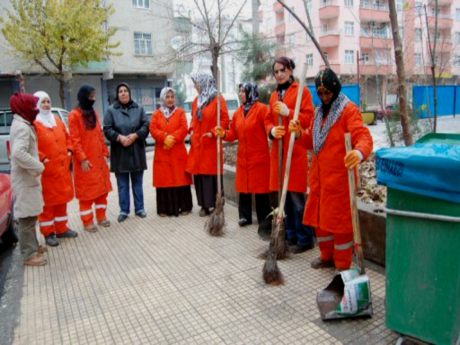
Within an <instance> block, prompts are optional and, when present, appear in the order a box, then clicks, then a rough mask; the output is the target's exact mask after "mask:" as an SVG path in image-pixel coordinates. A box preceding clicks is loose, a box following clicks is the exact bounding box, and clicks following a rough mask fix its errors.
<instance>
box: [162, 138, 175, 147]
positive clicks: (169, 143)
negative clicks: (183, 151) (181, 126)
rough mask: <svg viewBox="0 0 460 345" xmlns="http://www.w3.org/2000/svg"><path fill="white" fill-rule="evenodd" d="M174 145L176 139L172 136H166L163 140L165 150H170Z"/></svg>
mask: <svg viewBox="0 0 460 345" xmlns="http://www.w3.org/2000/svg"><path fill="white" fill-rule="evenodd" d="M175 143H176V139H175V138H174V137H173V136H172V135H168V136H167V137H166V138H165V141H164V146H165V148H166V149H171V148H172V147H173V146H174V144H175Z"/></svg>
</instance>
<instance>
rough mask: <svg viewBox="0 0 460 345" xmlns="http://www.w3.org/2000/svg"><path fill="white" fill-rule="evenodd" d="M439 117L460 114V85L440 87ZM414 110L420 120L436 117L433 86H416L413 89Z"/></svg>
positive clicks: (438, 89)
mask: <svg viewBox="0 0 460 345" xmlns="http://www.w3.org/2000/svg"><path fill="white" fill-rule="evenodd" d="M436 90H437V93H438V106H437V111H438V116H447V115H455V114H460V85H439V86H437V87H436ZM412 96H413V108H414V111H415V113H416V114H417V116H418V117H420V118H429V117H433V116H434V88H433V86H414V87H413V88H412Z"/></svg>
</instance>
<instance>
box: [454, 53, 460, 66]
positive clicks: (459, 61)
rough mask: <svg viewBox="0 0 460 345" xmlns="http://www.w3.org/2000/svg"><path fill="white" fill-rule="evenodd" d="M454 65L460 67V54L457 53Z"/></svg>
mask: <svg viewBox="0 0 460 345" xmlns="http://www.w3.org/2000/svg"><path fill="white" fill-rule="evenodd" d="M454 66H455V67H460V55H455V57H454Z"/></svg>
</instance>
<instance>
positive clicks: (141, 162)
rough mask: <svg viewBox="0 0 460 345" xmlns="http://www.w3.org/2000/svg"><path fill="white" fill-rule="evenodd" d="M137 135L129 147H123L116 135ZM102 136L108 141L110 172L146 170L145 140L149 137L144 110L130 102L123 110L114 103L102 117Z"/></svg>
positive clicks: (147, 122) (118, 104)
mask: <svg viewBox="0 0 460 345" xmlns="http://www.w3.org/2000/svg"><path fill="white" fill-rule="evenodd" d="M131 133H137V135H138V136H139V138H138V139H137V140H136V141H135V142H134V143H133V144H132V145H130V146H128V147H123V145H121V143H119V142H118V141H117V138H118V135H120V134H121V135H126V136H127V135H129V134H131ZM104 134H105V136H106V138H107V139H108V140H109V141H110V171H112V172H115V173H123V172H134V171H142V170H146V169H147V162H146V157H145V139H146V138H147V136H148V135H149V121H148V118H147V116H146V115H145V112H144V108H142V107H141V106H139V105H138V104H137V103H135V102H132V103H131V105H130V106H129V107H128V108H123V107H122V106H121V104H120V103H118V102H117V101H115V102H114V103H113V105H112V106H111V107H110V108H109V109H108V110H107V112H106V114H105V116H104Z"/></svg>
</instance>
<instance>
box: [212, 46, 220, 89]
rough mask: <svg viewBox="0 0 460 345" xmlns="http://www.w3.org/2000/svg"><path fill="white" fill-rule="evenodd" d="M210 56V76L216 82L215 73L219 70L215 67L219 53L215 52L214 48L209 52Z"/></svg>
mask: <svg viewBox="0 0 460 345" xmlns="http://www.w3.org/2000/svg"><path fill="white" fill-rule="evenodd" d="M211 54H212V66H211V72H212V76H213V77H214V79H215V80H216V82H217V71H218V70H219V66H217V60H218V59H219V51H217V50H216V49H215V48H214V49H212V50H211Z"/></svg>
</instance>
